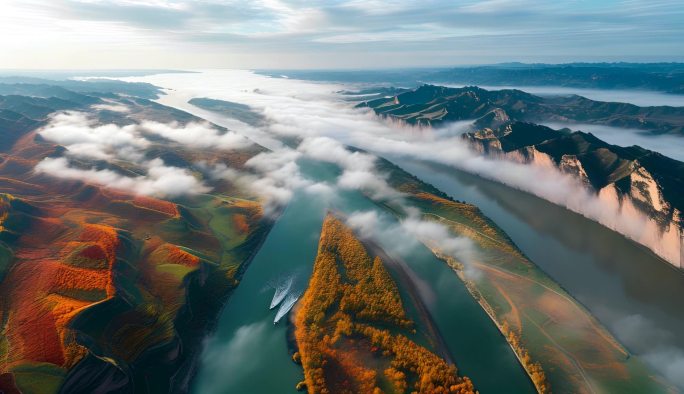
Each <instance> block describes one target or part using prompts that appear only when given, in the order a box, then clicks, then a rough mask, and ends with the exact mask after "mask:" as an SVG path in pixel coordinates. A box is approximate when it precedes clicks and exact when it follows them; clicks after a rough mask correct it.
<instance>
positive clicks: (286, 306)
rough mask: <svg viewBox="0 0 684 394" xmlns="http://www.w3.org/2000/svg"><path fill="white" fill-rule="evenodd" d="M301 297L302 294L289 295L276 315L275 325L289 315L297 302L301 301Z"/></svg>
mask: <svg viewBox="0 0 684 394" xmlns="http://www.w3.org/2000/svg"><path fill="white" fill-rule="evenodd" d="M300 296H301V293H290V294H288V295H287V297H286V298H285V300H284V301H283V303H282V305H280V308H279V309H278V313H276V316H275V319H273V324H276V323H278V322H279V321H280V319H282V318H283V316H285V315H287V312H289V311H290V309H292V307H293V306H294V304H296V303H297V300H299V297H300Z"/></svg>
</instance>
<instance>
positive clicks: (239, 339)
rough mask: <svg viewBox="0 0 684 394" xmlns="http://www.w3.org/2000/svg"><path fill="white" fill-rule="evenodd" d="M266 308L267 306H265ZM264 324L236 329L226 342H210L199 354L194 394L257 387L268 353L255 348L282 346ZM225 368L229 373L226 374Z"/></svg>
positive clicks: (218, 393) (277, 333) (273, 332)
mask: <svg viewBox="0 0 684 394" xmlns="http://www.w3.org/2000/svg"><path fill="white" fill-rule="evenodd" d="M267 306H268V305H267ZM267 324H268V323H266V322H260V323H252V324H246V325H243V326H240V327H238V328H237V329H236V330H235V331H234V332H233V333H232V335H231V337H230V340H229V341H223V338H222V337H221V336H217V337H215V338H211V339H209V340H208V341H207V343H206V344H205V349H204V351H203V352H202V368H201V369H200V372H199V377H198V379H197V385H198V388H197V389H198V391H199V392H202V393H207V394H221V393H226V392H234V391H235V390H238V391H239V388H240V387H242V388H244V387H253V388H254V387H259V384H258V382H255V381H254V379H258V378H259V376H254V375H255V374H256V373H258V372H259V371H260V370H261V368H260V366H263V365H265V364H268V361H269V360H268V358H269V352H265V351H255V349H259V348H267V349H276V348H279V347H280V346H282V341H283V337H282V334H281V333H280V332H275V331H269V330H268V329H267V326H266V325H267ZM226 368H229V370H230V373H226V372H225V371H226V370H227V369H226Z"/></svg>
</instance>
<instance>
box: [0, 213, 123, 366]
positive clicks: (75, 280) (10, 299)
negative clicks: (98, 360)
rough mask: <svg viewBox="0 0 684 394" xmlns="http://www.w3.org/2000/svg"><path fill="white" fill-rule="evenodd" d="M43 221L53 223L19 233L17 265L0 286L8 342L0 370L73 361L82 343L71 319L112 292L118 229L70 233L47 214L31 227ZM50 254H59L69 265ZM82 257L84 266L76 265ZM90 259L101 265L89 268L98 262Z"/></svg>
mask: <svg viewBox="0 0 684 394" xmlns="http://www.w3.org/2000/svg"><path fill="white" fill-rule="evenodd" d="M45 222H48V223H50V222H52V223H53V226H54V227H55V229H53V230H52V231H46V232H42V231H40V228H36V229H35V230H36V231H31V235H30V236H22V237H21V238H20V240H19V247H18V248H17V251H16V257H17V261H16V263H15V267H14V269H12V270H11V271H10V273H9V274H8V276H7V278H5V281H3V283H2V286H0V294H2V297H3V298H4V299H5V303H4V305H3V310H2V312H1V314H0V316H2V317H3V319H2V320H3V323H4V327H3V330H4V334H5V336H6V340H7V346H8V351H7V356H6V363H1V364H0V373H2V372H6V371H7V368H10V367H11V366H12V365H15V364H20V363H23V362H47V363H52V364H55V365H58V366H63V367H70V366H72V365H74V364H75V363H76V362H78V360H80V359H81V358H82V357H83V356H84V355H85V348H83V347H82V346H80V345H78V344H77V343H76V341H75V336H74V332H73V331H72V330H71V329H70V328H69V323H70V322H71V320H72V319H73V318H74V317H75V316H76V315H77V314H78V313H79V312H81V311H82V310H83V309H85V308H87V307H88V306H90V305H92V304H93V303H95V302H98V301H101V300H103V299H105V298H106V297H111V296H113V295H114V291H115V290H114V286H113V282H112V275H111V266H112V264H114V261H115V259H116V249H117V247H118V244H119V240H118V235H117V232H116V230H115V229H113V228H111V227H107V226H102V225H91V224H84V225H83V227H81V229H80V234H78V236H74V232H73V231H69V230H67V228H66V227H65V226H64V224H61V225H60V224H59V223H56V222H55V220H49V219H46V218H35V219H34V221H33V226H40V225H42V224H43V223H45ZM61 234H65V235H61ZM55 236H59V237H58V238H54V237H55ZM60 239H64V240H63V241H60ZM55 241H57V242H55ZM51 256H63V257H65V258H66V260H69V261H68V264H64V262H62V261H60V260H57V259H55V258H53V257H51ZM77 257H78V258H81V260H79V259H78V258H77ZM86 260H87V261H88V264H86V266H87V267H86V266H79V265H78V264H74V263H82V262H83V261H86ZM92 261H100V262H101V263H100V264H99V266H100V268H99V269H92V268H90V267H93V266H97V264H94V263H92ZM65 262H67V261H65ZM69 262H70V263H69Z"/></svg>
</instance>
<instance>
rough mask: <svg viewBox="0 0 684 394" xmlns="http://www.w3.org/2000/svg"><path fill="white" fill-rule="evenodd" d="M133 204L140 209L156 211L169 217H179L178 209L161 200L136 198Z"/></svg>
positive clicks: (143, 197) (170, 203)
mask: <svg viewBox="0 0 684 394" xmlns="http://www.w3.org/2000/svg"><path fill="white" fill-rule="evenodd" d="M133 203H134V204H135V205H137V206H139V207H143V208H147V209H152V210H154V211H158V212H162V213H165V214H167V215H169V216H178V215H179V213H178V207H177V206H176V204H174V203H172V202H170V201H164V200H160V199H158V198H152V197H145V196H135V197H134V198H133Z"/></svg>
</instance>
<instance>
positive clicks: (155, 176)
mask: <svg viewBox="0 0 684 394" xmlns="http://www.w3.org/2000/svg"><path fill="white" fill-rule="evenodd" d="M144 167H145V168H146V170H147V174H146V175H140V176H137V177H129V176H124V175H121V174H119V173H116V172H114V171H112V170H96V169H94V168H91V169H80V168H75V167H71V166H70V165H69V161H68V160H67V159H66V158H64V157H59V158H46V159H44V160H43V161H41V162H40V163H38V165H36V168H35V170H36V171H37V172H39V173H44V174H47V175H51V176H54V177H57V178H64V179H72V180H81V181H85V182H92V183H96V184H99V185H102V186H106V187H110V188H114V189H121V190H126V191H129V192H132V193H136V194H143V195H150V196H156V197H178V196H181V195H186V194H198V193H206V192H208V191H210V190H211V188H209V187H207V186H206V185H204V184H203V183H202V181H200V180H198V179H197V178H195V177H194V176H193V175H192V174H190V173H189V172H188V171H187V170H185V169H182V168H178V167H169V166H166V165H164V162H163V161H162V160H161V159H154V160H151V161H148V162H145V163H144Z"/></svg>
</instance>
